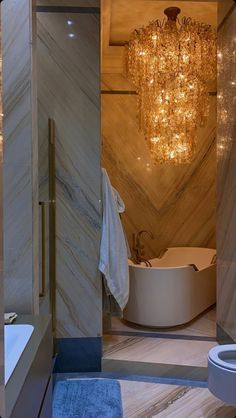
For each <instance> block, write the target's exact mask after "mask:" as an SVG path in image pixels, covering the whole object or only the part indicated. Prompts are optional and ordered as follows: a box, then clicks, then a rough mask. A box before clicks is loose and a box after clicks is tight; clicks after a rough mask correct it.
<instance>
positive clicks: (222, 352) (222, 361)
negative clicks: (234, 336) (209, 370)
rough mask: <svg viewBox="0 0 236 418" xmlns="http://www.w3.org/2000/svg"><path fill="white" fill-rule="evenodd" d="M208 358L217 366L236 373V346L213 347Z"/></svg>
mask: <svg viewBox="0 0 236 418" xmlns="http://www.w3.org/2000/svg"><path fill="white" fill-rule="evenodd" d="M208 358H209V360H210V361H211V362H212V363H214V364H215V365H217V366H220V367H222V368H223V369H227V370H232V371H235V372H236V344H226V345H219V346H217V347H213V348H212V349H211V350H210V351H209V353H208ZM231 359H232V360H233V362H232V363H231Z"/></svg>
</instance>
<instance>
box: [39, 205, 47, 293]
mask: <svg viewBox="0 0 236 418" xmlns="http://www.w3.org/2000/svg"><path fill="white" fill-rule="evenodd" d="M39 205H40V206H41V240H42V241H41V251H42V274H41V290H40V292H39V297H41V298H42V297H44V296H45V294H46V244H45V241H46V203H45V202H39Z"/></svg>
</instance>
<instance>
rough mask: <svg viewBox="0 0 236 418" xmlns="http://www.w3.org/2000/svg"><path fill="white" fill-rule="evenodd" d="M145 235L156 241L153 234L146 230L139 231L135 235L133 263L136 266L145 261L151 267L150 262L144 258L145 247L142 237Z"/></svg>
mask: <svg viewBox="0 0 236 418" xmlns="http://www.w3.org/2000/svg"><path fill="white" fill-rule="evenodd" d="M143 234H146V235H148V236H149V238H151V239H154V235H153V234H152V232H150V231H147V230H145V229H143V230H141V231H139V232H138V233H137V234H136V235H135V234H133V248H132V249H133V252H134V256H133V261H134V262H135V263H136V264H140V263H141V262H142V261H144V262H145V264H146V265H148V266H150V262H149V261H148V260H146V259H145V258H144V257H143V256H144V245H143V244H141V236H142V235H143Z"/></svg>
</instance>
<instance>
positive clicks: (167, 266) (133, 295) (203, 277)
mask: <svg viewBox="0 0 236 418" xmlns="http://www.w3.org/2000/svg"><path fill="white" fill-rule="evenodd" d="M215 254H216V250H213V249H209V248H198V247H178V248H168V249H167V250H166V252H165V253H164V255H163V256H162V257H161V258H154V259H152V260H150V262H151V265H152V267H146V266H145V265H143V263H142V265H137V264H133V263H132V261H129V274H130V297H129V301H128V304H127V306H126V308H125V310H124V313H123V315H124V319H125V320H127V321H130V322H133V323H135V324H139V325H143V326H148V327H173V326H176V325H181V324H185V323H186V322H189V321H191V320H192V319H193V318H195V317H196V316H197V315H199V314H200V313H201V312H203V311H204V310H205V309H207V308H208V307H210V306H211V305H213V304H214V303H215V302H216V265H215V262H214V256H215ZM212 262H213V264H211V263H212ZM189 264H194V265H195V266H189ZM195 268H198V271H196V270H195Z"/></svg>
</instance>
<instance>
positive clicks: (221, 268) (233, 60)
mask: <svg viewBox="0 0 236 418" xmlns="http://www.w3.org/2000/svg"><path fill="white" fill-rule="evenodd" d="M231 3H232V4H233V2H231ZM218 43H219V51H218V132H217V254H218V255H217V257H218V266H217V293H218V295H217V323H218V325H219V326H220V327H221V329H223V331H224V332H226V333H227V334H228V335H229V336H230V337H231V338H232V339H233V340H234V341H236V317H235V309H236V290H235V289H236V235H235V219H236V175H235V164H236V115H235V106H236V7H235V5H234V6H233V8H232V9H231V14H230V15H229V16H228V17H227V19H226V20H225V21H224V24H223V25H222V26H221V29H220V31H219V36H218Z"/></svg>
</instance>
